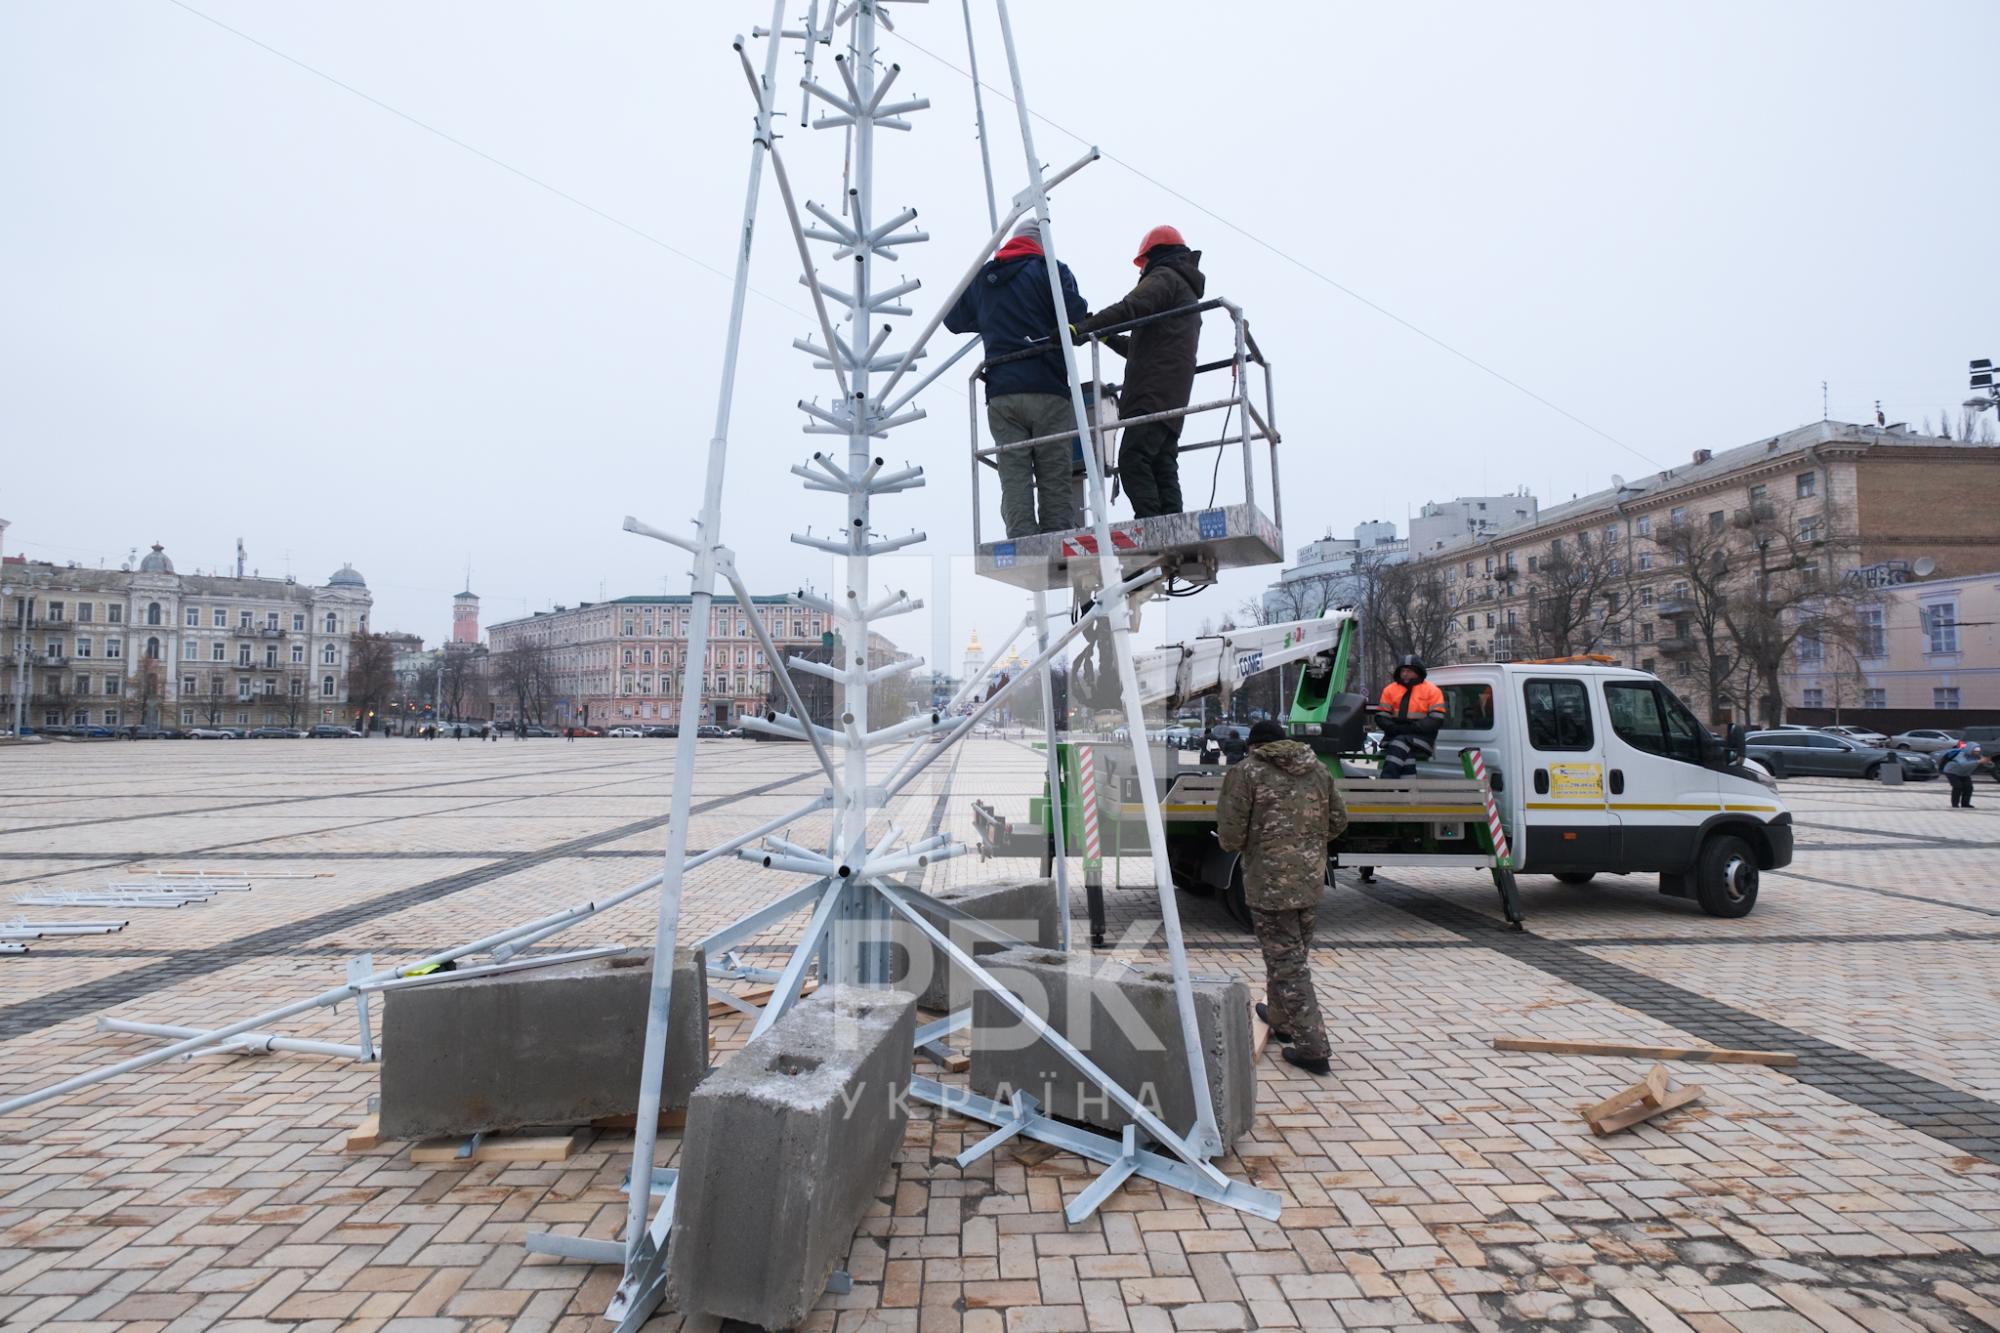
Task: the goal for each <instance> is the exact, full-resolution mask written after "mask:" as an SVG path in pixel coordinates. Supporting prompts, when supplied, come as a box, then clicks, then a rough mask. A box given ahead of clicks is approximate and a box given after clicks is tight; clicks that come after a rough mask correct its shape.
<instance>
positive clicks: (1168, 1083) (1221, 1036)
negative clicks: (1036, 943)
mask: <svg viewBox="0 0 2000 1333" xmlns="http://www.w3.org/2000/svg"><path fill="white" fill-rule="evenodd" d="M982 961H984V963H985V965H986V967H987V969H988V970H989V971H991V972H992V973H993V975H994V977H995V979H996V980H998V981H1000V982H1001V983H1002V984H1003V985H1005V986H1006V987H1007V988H1008V989H1009V990H1011V991H1013V992H1014V993H1015V994H1016V995H1018V996H1020V997H1021V999H1022V1000H1024V1001H1025V1002H1026V1003H1027V1005H1028V1007H1029V1009H1031V1010H1032V1011H1033V1012H1034V1013H1035V1014H1036V1015H1038V1016H1039V1017H1041V1018H1043V1019H1044V1020H1046V1021H1047V1022H1048V1024H1049V1026H1050V1027H1052V1028H1054V1029H1055V1030H1056V1031H1057V1032H1060V1033H1061V1034H1062V1035H1063V1036H1064V1037H1065V1038H1067V1039H1068V1040H1069V1041H1070V1042H1072V1043H1073V1044H1075V1045H1076V1046H1077V1048H1078V1049H1080V1050H1081V1051H1083V1053H1084V1054H1085V1055H1087V1056H1089V1057H1090V1058H1091V1060H1092V1061H1094V1062H1095V1063H1096V1064H1097V1066H1098V1067H1099V1068H1100V1069H1102V1070H1104V1071H1105V1073H1107V1074H1109V1075H1110V1076H1111V1077H1112V1078H1114V1079H1116V1080H1117V1082H1118V1083H1119V1085H1120V1086H1122V1087H1123V1088H1124V1089H1125V1090H1126V1091H1127V1092H1130V1093H1131V1094H1133V1095H1134V1096H1135V1097H1138V1098H1139V1100H1140V1102H1141V1103H1142V1104H1143V1105H1144V1106H1146V1108H1147V1109H1148V1110H1150V1111H1153V1112H1154V1113H1155V1114H1157V1115H1158V1116H1159V1117H1160V1118H1161V1119H1162V1120H1164V1121H1166V1123H1167V1124H1168V1125H1169V1126H1170V1127H1172V1128H1173V1129H1174V1130H1176V1131H1185V1130H1187V1129H1188V1128H1189V1127H1190V1126H1192V1125H1193V1124H1194V1114H1195V1112H1194V1090H1193V1087H1192V1086H1191V1085H1190V1084H1189V1082H1188V1076H1187V1058H1186V1056H1185V1055H1184V1054H1183V1051H1182V1045H1181V1022H1180V1010H1179V1007H1178V1006H1177V1005H1176V1004H1175V1002H1174V985H1173V973H1172V972H1170V971H1169V970H1168V969H1167V968H1166V967H1165V966H1164V965H1162V966H1159V967H1140V968H1133V967H1128V966H1127V965H1126V964H1125V963H1123V962H1121V961H1119V960H1117V959H1112V958H1101V957H1093V956H1091V955H1090V954H1087V953H1075V954H1063V953H1054V952H1050V951H1048V950H1045V949H1028V948H1021V949H1008V950H1005V951H1003V952H1000V953H996V954H993V955H992V956H991V957H989V958H987V959H984V960H982ZM1194 1007H1195V1021H1196V1027H1197V1030H1198V1032H1199V1034H1200V1037H1201V1048H1202V1053H1203V1057H1204V1060H1205V1062H1206V1065H1207V1073H1208V1086H1209V1090H1210V1095H1211V1096H1212V1097H1213V1098H1214V1105H1215V1121H1216V1128H1217V1130H1218V1131H1219V1132H1220V1133H1221V1135H1222V1139H1223V1142H1224V1143H1225V1144H1228V1143H1234V1142H1235V1141H1236V1140H1237V1139H1238V1138H1240V1137H1242V1136H1243V1135H1244V1134H1247V1133H1248V1132H1249V1131H1250V1124H1251V1121H1252V1120H1253V1119H1255V1117H1256V1114H1257V1071H1256V1067H1255V1064H1254V1062H1253V1060H1252V1052H1251V1044H1250V987H1249V986H1248V985H1247V984H1246V983H1244V982H1242V981H1237V980H1229V979H1224V978H1211V977H1196V978H1195V979H1194ZM969 1081H970V1083H971V1086H972V1090H973V1091H974V1092H978V1093H982V1094H984V1095H986V1096H988V1097H996V1098H1000V1099H1002V1100H1005V1099H1006V1098H1007V1097H1009V1096H1010V1095H1011V1094H1012V1093H1013V1092H1014V1091H1016V1090H1018V1091H1023V1092H1028V1093H1031V1094H1033V1095H1034V1096H1035V1097H1036V1098H1038V1099H1040V1101H1041V1103H1042V1105H1043V1107H1044V1108H1045V1109H1047V1110H1048V1112H1049V1113H1050V1114H1052V1115H1056V1116H1061V1117H1063V1118H1065V1119H1069V1120H1078V1121H1082V1122H1083V1123H1085V1124H1090V1125H1096V1126H1098V1127H1099V1128H1101V1129H1107V1130H1114V1131H1116V1130H1121V1129H1123V1128H1124V1127H1125V1126H1126V1125H1127V1124H1128V1123H1130V1121H1131V1117H1130V1116H1128V1115H1126V1114H1125V1112H1124V1111H1122V1110H1120V1109H1119V1108H1118V1107H1117V1106H1115V1105H1113V1104H1112V1103H1111V1102H1110V1101H1109V1100H1108V1099H1107V1098H1106V1097H1105V1095H1104V1094H1103V1092H1102V1091H1101V1090H1099V1089H1098V1088H1097V1087H1096V1086H1095V1085H1093V1084H1092V1083H1090V1082H1089V1081H1087V1080H1086V1079H1084V1078H1083V1076H1082V1075H1081V1074H1078V1073H1077V1072H1076V1069H1075V1067H1074V1066H1072V1065H1071V1064H1070V1063H1069V1061H1067V1060H1065V1059H1064V1058H1063V1057H1062V1056H1060V1055H1058V1054H1056V1052H1055V1050H1054V1049H1053V1048H1052V1047H1051V1046H1049V1044H1048V1042H1047V1041H1046V1040H1044V1039H1042V1038H1040V1037H1033V1038H1030V1037H1029V1034H1028V1031H1027V1029H1026V1028H1025V1027H1024V1026H1023V1025H1022V1024H1021V1023H1020V1022H1018V1021H1017V1020H1016V1019H1015V1018H1014V1016H1013V1015H1012V1014H1011V1013H1009V1012H1008V1011H1007V1010H1006V1009H1004V1008H1003V1007H1001V1004H1000V1001H999V1000H998V999H996V998H995V997H994V996H993V994H992V993H991V992H990V991H981V992H980V993H979V994H978V995H976V996H974V997H973V1001H972V1069H971V1074H970V1080H969Z"/></svg>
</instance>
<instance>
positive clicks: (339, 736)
mask: <svg viewBox="0 0 2000 1333" xmlns="http://www.w3.org/2000/svg"><path fill="white" fill-rule="evenodd" d="M309 734H310V735H311V736H312V738H313V739H314V740H316V741H345V740H358V739H359V738H360V736H361V733H360V732H358V731H356V730H355V729H354V728H353V727H343V726H341V725H340V724H339V723H337V722H321V723H318V724H316V725H315V726H314V727H313V729H312V731H311V732H310V733H309Z"/></svg>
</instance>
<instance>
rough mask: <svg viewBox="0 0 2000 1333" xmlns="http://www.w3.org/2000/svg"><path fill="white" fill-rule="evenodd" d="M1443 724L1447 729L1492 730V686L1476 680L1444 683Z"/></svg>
mask: <svg viewBox="0 0 2000 1333" xmlns="http://www.w3.org/2000/svg"><path fill="white" fill-rule="evenodd" d="M1444 725H1445V729H1446V730H1448V731H1491V730H1493V687H1492V686H1491V685H1482V684H1480V683H1479V682H1477V681H1472V682H1468V683H1466V684H1463V685H1446V686H1445V687H1444Z"/></svg>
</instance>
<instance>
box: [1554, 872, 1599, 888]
mask: <svg viewBox="0 0 2000 1333" xmlns="http://www.w3.org/2000/svg"><path fill="white" fill-rule="evenodd" d="M1596 878H1597V874H1596V872H1594V871H1590V870H1564V871H1561V872H1560V873H1558V874H1557V875H1556V882H1557V883H1559V884H1576V885H1584V884H1588V883H1590V881H1592V880H1593V879H1596Z"/></svg>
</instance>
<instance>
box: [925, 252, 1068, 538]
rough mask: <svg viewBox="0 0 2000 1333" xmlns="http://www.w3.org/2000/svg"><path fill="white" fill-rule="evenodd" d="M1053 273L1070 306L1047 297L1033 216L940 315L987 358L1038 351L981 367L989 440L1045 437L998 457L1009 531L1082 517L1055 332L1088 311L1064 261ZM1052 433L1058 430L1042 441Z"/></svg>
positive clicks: (1055, 527)
mask: <svg viewBox="0 0 2000 1333" xmlns="http://www.w3.org/2000/svg"><path fill="white" fill-rule="evenodd" d="M1057 276H1058V278H1059V279H1060V281H1061V284H1062V293H1063V304H1064V306H1065V307H1067V308H1066V309H1065V310H1063V311H1062V312H1061V314H1060V315H1058V314H1057V312H1056V308H1055V302H1054V301H1052V300H1051V299H1050V297H1049V265H1048V260H1047V259H1046V258H1044V257H1043V254H1042V224H1041V223H1040V222H1039V221H1037V220H1036V219H1034V218H1029V219H1027V220H1026V221H1025V222H1023V223H1021V225H1020V226H1018V227H1016V228H1014V235H1013V237H1012V238H1011V239H1010V240H1009V241H1008V242H1007V243H1006V244H1005V245H1003V246H1001V247H1000V249H999V250H998V251H997V252H995V254H994V256H993V258H992V259H990V260H988V261H987V263H986V264H985V266H984V267H982V268H981V269H980V270H979V272H978V273H977V274H975V275H974V277H973V279H972V281H971V282H969V283H967V284H966V288H965V291H964V292H963V293H961V294H960V296H959V298H958V300H957V301H955V302H953V303H952V307H951V309H950V310H948V311H946V312H945V317H944V326H945V327H946V328H947V329H950V330H951V331H952V332H953V333H977V334H978V335H979V337H980V340H981V341H982V342H983V343H984V345H985V350H986V356H987V358H988V359H989V360H990V359H992V358H994V357H999V356H1005V355H1007V354H1008V353H1010V352H1021V351H1026V350H1028V349H1030V348H1039V349H1040V351H1039V352H1038V353H1037V354H1036V355H1034V356H1025V357H1020V358H1018V359H1016V360H1012V361H1003V362H1001V363H1000V364H999V365H995V366H988V367H987V368H986V373H985V379H986V427H987V430H988V431H990V432H991V433H992V436H993V442H994V443H995V444H1013V443H1018V442H1020V441H1022V440H1034V439H1045V443H1042V444H1037V445H1032V446H1030V447H1028V448H1025V449H1005V450H1002V451H1001V452H1000V453H998V454H996V455H995V456H994V459H993V462H994V465H995V467H996V469H997V470H998V471H999V473H1000V517H1001V521H1002V522H1003V523H1004V524H1005V525H1006V528H1007V535H1008V536H1009V537H1032V536H1034V535H1035V534H1036V533H1038V532H1061V531H1063V530H1064V529H1065V528H1073V527H1075V526H1076V525H1077V522H1078V519H1077V515H1076V506H1075V504H1074V503H1073V502H1072V500H1071V498H1070V460H1071V454H1072V450H1073V446H1074V444H1075V436H1074V434H1073V432H1074V431H1075V430H1076V412H1075V410H1074V409H1073V407H1072V406H1071V402H1070V392H1069V370H1068V368H1067V367H1066V366H1065V364H1064V361H1063V350H1062V344H1061V343H1060V342H1059V341H1058V339H1060V338H1061V337H1062V336H1063V330H1064V329H1065V328H1066V327H1070V326H1074V325H1075V324H1076V322H1077V321H1078V320H1080V319H1082V318H1083V317H1084V316H1085V315H1087V314H1088V313H1089V312H1090V306H1089V305H1088V304H1087V303H1086V302H1085V301H1084V299H1083V297H1082V296H1081V295H1079V294H1078V292H1077V290H1076V278H1075V277H1074V276H1073V275H1072V274H1071V273H1070V271H1069V265H1067V264H1062V265H1059V266H1058V274H1057ZM1051 435H1053V436H1058V437H1059V438H1057V439H1053V440H1047V439H1046V437H1048V436H1051Z"/></svg>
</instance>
